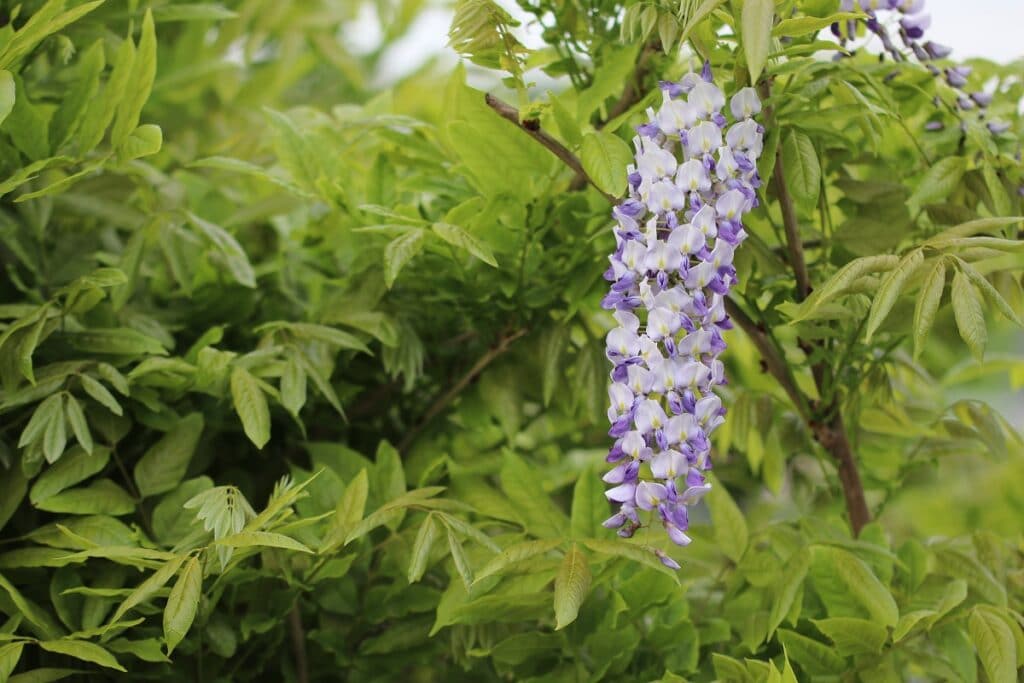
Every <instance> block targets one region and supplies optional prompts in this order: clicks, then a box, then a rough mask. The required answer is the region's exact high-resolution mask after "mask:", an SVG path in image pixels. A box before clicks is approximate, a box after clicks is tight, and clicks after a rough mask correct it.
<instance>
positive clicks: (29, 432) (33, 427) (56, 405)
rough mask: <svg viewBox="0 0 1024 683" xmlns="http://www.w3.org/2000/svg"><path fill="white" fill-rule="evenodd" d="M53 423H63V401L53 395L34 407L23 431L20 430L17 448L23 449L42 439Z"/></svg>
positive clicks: (57, 395)
mask: <svg viewBox="0 0 1024 683" xmlns="http://www.w3.org/2000/svg"><path fill="white" fill-rule="evenodd" d="M55 421H59V422H61V423H63V422H64V401H63V399H62V398H61V395H60V394H53V395H52V396H50V397H49V398H47V399H46V400H45V401H43V402H42V403H40V404H39V405H38V406H37V407H36V409H35V412H33V413H32V417H31V419H29V421H28V424H27V425H25V429H23V430H21V437H20V438H19V439H18V448H24V447H25V446H28V445H29V444H32V443H35V442H36V441H38V440H39V439H41V438H44V436H45V434H46V432H47V431H48V430H49V429H50V423H51V422H55Z"/></svg>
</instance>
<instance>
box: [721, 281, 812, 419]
mask: <svg viewBox="0 0 1024 683" xmlns="http://www.w3.org/2000/svg"><path fill="white" fill-rule="evenodd" d="M725 310H726V312H727V313H728V314H729V318H730V319H731V320H732V321H734V322H735V323H736V324H737V325H739V326H740V328H741V329H742V330H743V331H744V332H746V333H747V336H748V337H749V338H750V341H751V342H752V343H753V344H754V347H755V348H756V349H757V350H758V352H759V353H760V354H761V360H762V361H764V369H765V371H766V372H767V373H768V374H769V375H771V376H772V377H774V378H775V380H776V381H777V382H778V383H779V386H781V387H782V389H783V391H785V392H786V395H787V396H789V400H790V401H792V402H793V405H794V407H796V409H797V412H799V413H800V415H801V417H803V418H804V420H805V421H810V417H811V416H810V412H809V408H808V406H807V399H806V397H805V396H804V395H803V393H802V392H801V391H800V388H799V387H798V386H797V385H796V381H795V380H794V378H793V375H792V374H791V373H790V371H789V364H788V363H786V359H785V358H784V357H783V356H782V352H781V351H780V350H779V348H778V347H777V346H776V345H775V342H774V340H773V339H772V338H771V336H770V335H769V334H768V333H767V332H766V331H765V329H764V326H763V325H761V324H759V323H756V322H754V320H753V319H752V318H751V317H750V316H749V315H747V312H746V311H744V310H743V309H742V308H740V307H739V304H737V303H736V301H735V300H733V299H732V298H728V299H726V300H725Z"/></svg>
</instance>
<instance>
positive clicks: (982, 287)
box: [956, 258, 1024, 327]
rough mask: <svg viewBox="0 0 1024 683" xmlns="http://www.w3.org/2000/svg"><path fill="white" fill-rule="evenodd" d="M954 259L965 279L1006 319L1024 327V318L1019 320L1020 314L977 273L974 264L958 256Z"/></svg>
mask: <svg viewBox="0 0 1024 683" xmlns="http://www.w3.org/2000/svg"><path fill="white" fill-rule="evenodd" d="M956 261H957V268H959V270H960V272H962V273H963V274H964V275H966V276H967V279H968V280H970V281H971V284H972V285H974V287H975V288H976V289H977V290H978V291H980V292H981V293H982V294H983V295H984V296H985V298H986V299H988V300H989V302H991V303H992V304H993V305H994V306H995V307H996V309H998V310H999V312H1000V313H1002V314H1003V316H1004V317H1005V318H1006V319H1007V320H1009V321H1010V322H1012V323H1014V324H1015V325H1017V326H1020V327H1024V320H1021V318H1020V316H1019V315H1017V312H1016V311H1015V310H1013V307H1011V306H1010V304H1009V303H1007V301H1006V299H1004V298H1003V295H1002V294H1000V293H999V290H997V289H996V288H995V287H994V286H993V285H992V283H991V282H989V281H988V279H987V278H986V277H985V276H984V275H982V274H981V273H979V272H978V271H977V270H976V269H975V268H974V266H972V265H971V264H969V263H967V262H966V261H963V260H962V259H959V258H958V259H957V260H956Z"/></svg>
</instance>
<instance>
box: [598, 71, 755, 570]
mask: <svg viewBox="0 0 1024 683" xmlns="http://www.w3.org/2000/svg"><path fill="white" fill-rule="evenodd" d="M661 89H662V92H663V97H664V101H663V103H662V105H661V107H660V109H658V110H657V111H654V110H653V109H648V116H649V120H648V122H647V123H646V124H644V125H642V126H640V127H639V128H638V132H639V135H638V136H637V137H636V138H634V141H633V142H634V145H635V147H636V164H635V165H630V167H629V168H628V173H629V197H628V199H626V200H625V201H623V202H622V203H621V204H620V205H618V206H616V207H615V208H614V209H613V211H612V214H613V216H614V218H615V220H616V227H615V241H616V249H615V252H614V253H613V254H612V255H611V256H610V257H609V260H610V261H611V267H610V268H609V269H608V270H607V272H606V273H605V279H607V280H609V281H611V282H612V285H611V291H610V292H609V294H608V295H607V296H606V297H605V298H604V300H603V302H602V303H603V306H604V307H605V308H606V309H609V310H613V311H614V316H615V319H616V321H617V322H618V326H617V327H616V328H614V329H613V330H612V331H611V332H609V334H608V338H607V356H608V359H609V360H610V361H611V362H612V364H613V365H614V369H613V370H612V372H611V379H612V382H611V385H610V387H609V390H608V393H609V398H610V399H611V406H610V407H609V409H608V419H609V421H610V422H611V425H612V426H611V429H610V430H609V432H608V433H609V435H610V436H611V437H613V438H614V439H615V444H614V445H613V446H612V448H611V450H610V451H609V453H608V458H607V460H608V462H609V463H612V464H613V465H614V467H613V468H612V470H611V471H610V472H608V473H607V474H606V475H605V476H604V481H605V482H607V483H608V484H611V485H612V486H613V488H611V489H609V490H608V491H607V492H606V494H605V495H606V496H607V497H608V499H609V500H611V501H613V502H615V503H618V504H620V506H621V507H620V509H619V512H618V513H616V514H615V515H613V516H612V517H611V518H610V519H608V520H607V521H606V522H605V523H604V525H605V526H606V527H608V528H612V529H618V530H619V535H620V536H623V537H629V536H632V535H633V533H634V532H635V531H636V530H637V529H638V528H640V526H641V522H640V517H639V511H641V510H643V511H656V513H657V515H658V517H659V518H660V520H661V523H662V525H663V526H664V528H665V530H666V532H667V533H668V535H669V537H670V538H671V539H672V541H674V542H675V543H677V544H678V545H683V546H685V545H687V544H689V543H690V538H689V537H688V536H687V535H686V531H687V529H688V528H689V519H688V514H687V506H689V505H692V504H694V503H695V502H697V501H698V500H700V498H701V497H702V496H703V495H704V494H705V493H706V492H707V491H708V489H709V488H710V485H709V484H708V483H707V482H706V480H705V477H704V474H703V473H704V471H705V470H708V469H710V467H711V462H710V459H709V455H710V452H711V442H710V440H709V437H710V435H711V433H712V432H713V431H714V430H715V428H716V427H718V426H719V425H720V424H722V422H723V421H724V419H725V418H724V415H725V409H724V408H723V406H722V401H721V399H719V397H718V396H716V395H715V393H714V389H715V387H716V386H717V385H720V384H724V383H725V376H724V368H723V365H722V362H721V361H720V360H718V356H719V354H721V352H722V351H723V350H724V349H725V346H726V345H725V342H724V341H723V339H722V330H725V329H729V328H730V327H731V323H730V321H729V317H728V315H727V314H726V312H725V297H726V295H727V294H728V292H729V290H730V288H731V287H732V286H733V285H734V284H735V283H736V281H737V275H736V269H735V268H734V267H733V252H734V251H735V249H736V247H737V246H738V245H739V244H740V243H741V242H742V241H743V240H744V238H745V237H746V232H745V231H744V229H743V222H742V219H743V215H744V214H745V213H747V212H748V211H750V210H751V209H752V208H753V207H755V206H757V195H756V193H755V190H756V188H757V187H759V186H760V184H761V181H760V178H759V177H758V174H757V165H756V162H757V159H758V157H759V156H760V154H761V149H762V135H763V133H764V129H763V128H762V127H761V126H760V125H758V123H757V122H756V121H755V120H754V119H753V117H754V116H755V115H756V114H758V113H759V112H760V111H761V102H760V100H759V99H758V97H757V93H756V92H755V91H754V89H753V88H744V89H742V90H740V91H739V92H738V93H736V94H735V95H734V96H733V98H732V100H731V101H730V103H729V109H730V111H731V113H732V115H733V118H734V121H735V122H734V123H732V124H731V125H730V124H729V122H728V120H727V119H726V117H725V115H724V114H723V113H722V109H723V108H724V107H725V104H726V99H725V95H723V93H722V91H721V90H720V89H719V88H718V87H717V86H716V85H715V84H714V83H713V82H712V77H711V69H710V66H709V65H707V64H705V66H704V69H703V70H702V72H701V74H700V75H697V74H693V73H691V74H688V75H687V76H686V77H684V78H683V79H682V81H681V82H678V83H675V82H663V83H662V84H661ZM659 557H660V558H661V561H662V562H663V563H664V564H666V565H667V566H669V567H672V568H678V567H679V565H678V564H677V563H676V562H675V561H674V560H672V559H671V558H669V557H668V556H666V555H664V554H659Z"/></svg>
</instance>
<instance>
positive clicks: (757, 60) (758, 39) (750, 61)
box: [740, 0, 775, 83]
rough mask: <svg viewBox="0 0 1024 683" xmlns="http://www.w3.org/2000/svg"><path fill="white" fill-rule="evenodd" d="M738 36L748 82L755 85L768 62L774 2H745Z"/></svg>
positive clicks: (756, 0)
mask: <svg viewBox="0 0 1024 683" xmlns="http://www.w3.org/2000/svg"><path fill="white" fill-rule="evenodd" d="M740 21H741V30H740V35H741V36H742V37H743V50H744V52H746V54H747V69H748V70H749V72H750V82H751V83H756V82H757V79H758V78H760V77H761V72H762V71H763V70H764V65H765V62H767V61H768V49H769V48H770V47H771V42H772V23H773V22H774V21H775V1H774V0H745V2H744V3H743V15H742V18H741V20H740Z"/></svg>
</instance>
